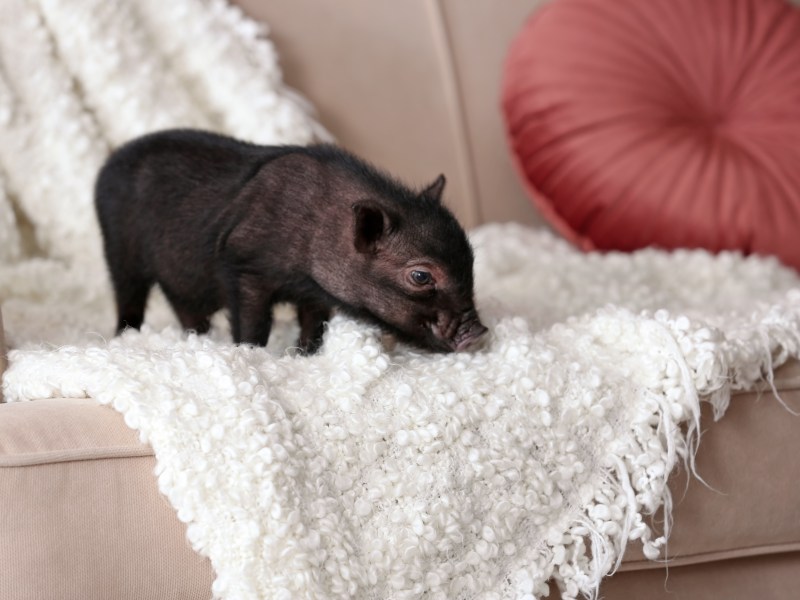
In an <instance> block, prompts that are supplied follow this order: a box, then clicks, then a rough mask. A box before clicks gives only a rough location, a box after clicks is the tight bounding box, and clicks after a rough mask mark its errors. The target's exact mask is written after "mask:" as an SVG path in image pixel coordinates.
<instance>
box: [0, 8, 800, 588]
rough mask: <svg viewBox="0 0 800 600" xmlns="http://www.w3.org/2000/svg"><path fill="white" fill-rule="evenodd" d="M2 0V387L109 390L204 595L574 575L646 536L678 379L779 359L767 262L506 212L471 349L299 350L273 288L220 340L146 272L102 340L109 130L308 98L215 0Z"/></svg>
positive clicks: (252, 116) (244, 115) (106, 321)
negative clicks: (261, 321)
mask: <svg viewBox="0 0 800 600" xmlns="http://www.w3.org/2000/svg"><path fill="white" fill-rule="evenodd" d="M10 6H13V10H16V11H20V14H22V15H23V17H24V18H22V19H19V18H17V19H15V20H14V23H18V25H17V26H15V27H8V26H7V25H5V24H7V23H10V22H11V21H9V20H8V18H7V17H8V14H6V13H7V11H9V10H10V9H9V7H10ZM67 6H69V10H68V9H67ZM109 6H113V8H107V7H109ZM165 11H169V12H165ZM171 11H174V13H173V12H171ZM17 16H19V15H17ZM71 19H77V20H78V21H79V22H80V23H81V26H73V25H71V23H74V22H78V21H74V22H73V21H71ZM0 23H2V24H3V25H2V26H1V27H0V29H2V31H0V45H1V46H0V50H2V54H0V56H1V57H2V58H3V59H4V62H3V71H2V77H3V79H2V81H0V118H3V119H4V121H3V126H2V129H0V136H2V139H0V176H1V177H2V188H0V189H2V190H3V192H2V195H1V196H0V215H2V216H3V218H2V219H0V235H2V236H5V237H4V240H6V244H4V245H3V246H2V249H1V250H0V252H3V253H4V254H3V260H2V266H0V293H2V297H3V299H4V304H3V316H4V319H5V321H6V328H7V334H8V339H9V341H10V342H11V345H12V346H13V347H15V348H16V349H15V350H13V351H12V353H11V356H10V358H11V367H10V370H9V371H8V372H7V374H6V377H5V380H4V391H5V394H6V397H7V398H8V399H10V400H33V399H37V398H46V397H59V396H90V397H93V398H95V399H97V401H98V402H101V403H103V404H107V405H109V406H112V407H113V408H114V409H116V410H118V411H120V412H121V413H123V414H124V416H125V420H126V422H127V423H128V424H129V425H130V426H131V427H133V428H135V429H137V430H138V431H139V432H140V436H141V438H142V439H143V440H145V441H147V442H149V443H150V444H152V446H153V448H154V450H155V453H156V458H157V469H156V471H157V475H158V483H159V486H160V489H161V491H162V492H163V493H164V494H165V495H166V497H167V498H168V499H169V501H170V502H171V503H172V505H173V506H174V507H175V509H176V510H177V514H178V517H179V518H180V519H181V520H183V521H185V522H186V523H188V537H189V540H190V541H191V543H192V545H193V547H194V548H195V549H196V550H197V551H198V552H200V553H202V554H204V555H206V556H208V557H209V558H210V559H211V562H212V564H213V566H214V569H215V571H216V574H217V577H216V581H215V583H214V594H215V595H216V596H217V597H218V598H225V599H240V598H241V599H254V600H255V599H262V600H267V599H269V600H272V599H281V598H285V599H294V598H320V599H328V598H360V599H365V600H366V599H370V600H373V599H387V600H388V599H401V598H421V597H429V598H442V599H467V598H483V599H489V598H520V599H521V598H534V597H540V596H543V595H546V594H547V590H548V585H547V581H548V580H549V579H550V578H553V579H554V580H555V581H557V582H558V584H559V585H560V587H561V588H562V589H563V590H564V592H565V596H566V597H574V596H576V595H577V594H579V593H581V592H583V593H587V594H591V593H593V592H594V590H596V587H597V585H598V583H599V581H600V579H601V578H602V576H604V575H605V574H607V573H609V572H610V571H612V570H613V569H614V568H615V566H616V565H617V564H618V561H619V560H620V559H621V556H622V553H623V551H624V549H625V546H626V543H627V542H628V541H629V540H638V541H639V543H642V544H644V550H645V553H646V554H647V555H648V556H650V557H653V558H654V557H656V556H658V554H659V552H660V550H661V548H662V547H663V546H664V544H665V538H666V534H667V533H668V531H667V532H659V533H654V532H653V531H652V530H651V528H650V526H649V525H648V519H647V517H648V515H651V514H652V513H653V512H654V511H655V510H656V509H658V508H659V507H660V506H662V505H665V508H666V512H667V515H669V510H670V506H671V505H670V496H669V492H668V489H667V488H666V479H667V477H668V475H669V473H670V472H671V471H672V470H673V468H674V467H675V466H676V464H678V463H679V462H680V461H681V460H688V461H691V458H692V456H693V450H694V447H695V444H696V442H697V440H698V429H697V426H698V415H699V402H700V400H699V398H700V397H704V398H710V399H711V400H712V401H713V402H714V403H715V406H716V408H717V410H718V414H720V415H721V414H722V412H724V409H725V407H726V403H727V401H728V397H729V392H730V390H732V389H743V388H748V387H751V386H753V385H754V383H755V382H756V381H758V380H760V379H761V378H763V377H765V376H766V377H767V378H769V377H771V374H772V370H773V368H774V367H775V366H776V365H778V364H780V363H781V362H784V361H785V360H786V359H787V358H788V357H789V356H798V354H800V280H798V277H797V276H796V274H794V273H793V272H791V271H789V270H788V269H784V268H782V267H780V266H779V265H778V264H777V262H775V261H773V260H768V259H757V258H747V259H746V258H742V257H740V256H738V255H734V254H723V255H721V256H717V257H713V256H710V255H708V254H707V253H704V252H677V253H673V254H667V253H663V252H658V251H644V252H638V253H636V254H629V255H625V254H608V255H599V254H593V255H584V254H581V253H579V252H577V251H575V250H574V249H572V248H571V247H569V246H568V245H566V244H565V243H564V242H562V241H560V240H558V239H556V238H555V237H553V236H552V235H550V234H548V233H546V232H537V231H532V230H529V229H525V228H522V227H519V226H515V225H505V226H502V225H492V226H485V227H483V228H481V229H479V230H477V231H475V232H473V234H472V241H473V244H474V246H475V248H476V253H477V262H476V280H477V281H476V286H477V290H476V292H477V300H478V306H479V310H480V311H481V314H482V317H483V319H484V321H485V322H486V324H487V325H489V326H490V328H491V331H492V334H491V339H490V342H489V344H488V345H487V346H486V347H485V348H484V349H483V350H481V351H479V352H475V353H468V354H451V355H431V354H425V353H418V352H415V351H413V350H411V349H409V348H406V347H404V346H402V345H400V346H397V347H396V348H392V349H388V348H387V347H385V346H384V345H383V343H382V339H381V335H380V332H378V331H376V330H375V329H373V328H372V327H370V326H366V325H363V324H360V323H357V322H354V321H352V320H349V319H346V318H342V317H336V318H334V319H333V321H332V322H331V323H330V326H329V328H328V330H327V332H326V335H325V344H324V347H323V349H322V351H321V353H320V354H319V355H317V356H314V357H310V358H302V357H297V356H295V355H294V354H293V353H292V352H291V351H288V352H287V351H286V348H287V347H288V346H290V345H291V343H292V341H293V336H294V335H296V326H295V325H294V323H293V321H292V318H291V312H290V311H287V310H284V311H282V312H281V313H280V314H279V315H278V317H279V318H278V324H277V327H276V334H275V335H274V336H273V338H272V339H271V341H270V346H269V348H267V349H257V348H249V347H237V346H234V345H232V344H231V343H230V341H229V336H228V333H227V327H226V323H225V319H224V317H222V316H218V317H217V318H216V319H215V321H214V328H213V329H212V332H211V334H210V335H209V336H196V335H187V334H184V333H183V332H181V331H179V330H178V329H177V327H176V325H175V321H174V318H173V317H172V315H171V313H170V311H169V309H168V307H167V306H166V304H165V302H164V300H163V298H162V297H161V296H160V295H156V296H155V297H154V298H153V300H152V302H151V306H150V309H149V312H148V321H147V325H146V327H145V328H144V329H143V331H142V332H141V333H139V332H127V333H126V334H125V335H123V336H122V337H119V338H113V339H111V338H110V334H111V331H112V328H113V323H114V315H113V308H112V303H111V297H110V290H109V288H108V284H107V281H106V277H105V273H104V268H103V265H102V261H101V258H100V253H99V249H98V248H99V243H98V232H97V227H96V225H95V223H94V216H93V212H92V209H91V185H92V180H93V176H94V170H95V169H96V168H97V166H98V165H99V162H100V161H101V160H102V157H103V156H104V154H105V152H106V151H107V148H108V145H109V143H111V144H113V143H116V142H118V141H121V140H122V139H125V138H126V137H129V136H132V135H135V134H137V133H140V132H142V131H145V130H147V129H151V128H155V127H159V126H162V125H170V126H172V125H175V124H185V125H200V126H206V127H215V128H219V129H224V130H227V131H231V132H233V133H235V134H237V135H241V136H242V137H249V138H251V139H259V140H261V141H271V142H282V141H298V142H303V141H307V140H308V139H310V138H311V136H312V132H313V129H314V124H313V121H312V120H311V119H310V118H309V117H308V116H307V114H306V112H305V111H304V110H303V107H302V106H301V105H300V104H298V102H297V101H296V99H294V98H292V97H291V96H288V95H287V94H286V92H285V90H283V88H282V86H281V83H280V76H279V73H278V71H277V67H276V64H275V59H274V56H273V54H272V52H271V47H270V46H269V44H268V42H267V41H266V40H264V39H263V38H259V37H257V36H256V34H255V30H254V29H253V28H252V25H251V24H250V23H249V22H248V21H246V20H244V19H243V18H242V17H241V15H239V14H237V13H236V12H233V11H231V10H230V9H229V8H228V7H227V6H226V5H224V4H221V3H218V2H210V3H205V2H199V1H197V0H180V1H175V2H170V3H166V4H164V3H161V2H160V1H158V0H141V1H140V2H138V3H127V2H109V1H108V0H94V1H90V0H83V1H82V2H78V3H76V2H74V1H69V2H61V1H57V0H40V1H39V2H34V1H28V0H4V2H3V3H2V4H0ZM15 36H17V37H15ZM22 40H25V47H26V50H28V51H29V52H30V57H28V58H25V57H26V56H27V53H25V54H21V55H19V56H18V57H17V58H16V59H15V60H8V57H9V56H10V55H11V54H10V53H12V52H13V50H14V48H15V47H18V46H19V45H20V44H22ZM56 48H57V49H58V51H57V52H56ZM26 61H30V62H28V63H26ZM34 72H35V76H34V75H33V74H32V73H34ZM32 80H35V81H32ZM220 82H226V85H221V84H220ZM239 86H242V87H239ZM234 91H235V93H234ZM152 98H155V99H156V100H157V101H155V102H149V101H148V100H150V99H152ZM793 290H794V291H793ZM667 522H669V520H667Z"/></svg>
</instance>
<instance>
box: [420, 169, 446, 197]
mask: <svg viewBox="0 0 800 600" xmlns="http://www.w3.org/2000/svg"><path fill="white" fill-rule="evenodd" d="M445 183H447V180H446V179H445V178H444V174H442V175H439V176H438V177H437V178H436V181H434V182H433V183H432V184H430V185H429V186H428V187H426V188H425V189H424V190H422V195H423V196H425V197H426V198H430V199H431V200H436V201H437V202H441V201H442V191H444V184H445Z"/></svg>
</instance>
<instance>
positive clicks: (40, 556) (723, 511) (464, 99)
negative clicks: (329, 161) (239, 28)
mask: <svg viewBox="0 0 800 600" xmlns="http://www.w3.org/2000/svg"><path fill="white" fill-rule="evenodd" d="M535 4H536V2H531V1H522V0H506V1H504V2H489V1H488V0H486V1H478V0H469V1H463V0H439V1H437V0H429V1H424V0H408V1H407V2H402V3H400V2H395V3H376V2H372V1H370V0H347V1H346V2H339V3H328V2H319V1H318V0H271V1H270V2H259V1H258V0H243V1H242V2H241V5H242V6H243V8H244V9H245V10H246V12H248V13H249V14H251V15H252V16H254V17H256V18H259V19H263V20H264V21H266V22H267V23H269V25H270V28H271V35H272V38H273V40H274V41H275V43H276V45H277V48H278V51H279V53H280V55H281V57H282V64H283V66H284V69H285V76H286V79H287V80H288V81H289V83H290V84H292V85H293V86H294V87H296V88H298V89H299V90H301V91H302V92H303V93H304V94H305V95H306V96H308V97H309V98H310V99H311V100H312V102H313V103H314V104H315V105H316V106H317V107H318V109H319V115H320V118H321V120H322V122H323V123H324V124H326V126H327V127H328V128H329V129H330V131H331V132H332V133H333V135H334V136H335V137H336V138H337V139H338V140H339V141H340V142H342V143H343V144H344V145H346V146H348V147H349V148H351V149H353V150H354V151H356V152H357V153H359V154H362V155H364V156H368V157H370V158H371V159H372V160H373V161H374V162H376V163H377V164H379V165H382V166H384V167H386V168H387V169H389V170H391V171H393V172H395V173H396V174H397V175H399V176H401V177H402V178H404V179H406V180H408V181H410V182H415V183H422V182H425V181H429V180H431V179H432V178H433V177H434V176H435V175H437V174H438V173H439V172H444V173H445V174H446V175H447V176H448V180H449V184H448V189H447V192H446V196H447V200H448V202H449V204H450V205H451V206H452V207H453V209H454V211H455V212H456V213H457V215H458V216H459V217H460V219H461V220H462V221H463V222H464V223H465V224H466V225H468V226H474V225H478V224H480V223H482V222H487V221H505V220H516V221H520V222H523V223H526V224H529V225H536V224H541V222H540V219H539V218H538V216H537V214H536V213H535V211H534V210H533V209H532V208H531V205H530V203H529V202H528V200H527V198H525V196H524V194H523V192H522V189H521V186H520V185H519V183H518V182H517V178H516V176H515V174H514V172H513V169H512V167H511V163H510V160H509V158H508V151H507V148H506V145H505V141H504V138H503V129H502V123H501V118H500V113H499V104H498V92H499V82H500V65H501V62H502V58H503V55H504V53H505V51H506V48H507V44H508V42H509V40H510V38H511V37H512V36H513V34H514V33H515V32H516V31H517V29H518V28H519V26H520V25H521V23H522V20H523V19H524V18H525V16H526V15H527V14H529V12H530V11H531V10H532V8H533V7H534V5H535ZM0 355H2V353H1V352H0ZM776 385H777V388H778V389H779V391H780V393H781V396H782V398H783V400H784V401H786V402H787V403H788V404H790V405H793V406H794V407H795V408H798V409H800V366H798V365H797V364H796V363H794V364H790V365H787V366H786V367H784V368H782V369H781V370H780V371H779V374H778V379H777V381H776ZM704 428H705V429H706V430H707V431H706V432H705V434H704V436H703V438H702V443H701V446H700V452H699V455H698V471H699V473H700V474H701V475H702V476H703V477H704V478H705V480H706V481H707V482H708V484H709V485H710V486H712V487H713V488H714V490H711V489H709V488H707V487H705V486H704V485H703V484H701V483H700V482H699V481H697V480H694V479H692V480H690V481H689V482H688V488H687V487H686V486H685V478H684V477H683V476H682V475H680V474H677V475H676V476H675V477H674V480H673V482H672V489H673V491H674V496H675V504H676V506H675V511H674V517H675V525H674V533H673V537H672V540H671V542H670V545H669V554H670V556H671V557H673V558H672V559H671V560H670V561H669V563H668V566H669V568H668V569H667V568H665V565H663V564H659V563H654V562H649V561H645V560H644V559H643V558H642V556H641V554H640V552H639V551H638V549H637V548H636V544H632V545H631V548H630V549H629V552H628V555H627V556H626V560H625V562H624V563H623V565H622V568H621V569H620V571H619V572H618V573H617V574H615V575H614V576H612V577H611V578H609V579H608V580H607V583H606V584H605V585H604V587H603V589H602V595H603V597H605V598H608V599H609V600H614V599H617V598H686V599H701V598H727V599H737V598H741V599H745V598H747V599H750V598H793V597H796V596H797V590H798V589H800V482H799V481H798V479H799V478H798V477H797V475H798V473H800V471H799V470H798V467H797V463H796V460H795V458H794V457H795V456H797V455H798V453H800V435H798V433H800V419H797V418H794V417H791V416H790V415H789V413H787V412H786V410H785V409H784V408H783V407H782V406H781V405H780V404H779V403H778V402H777V401H776V400H775V399H774V398H773V397H772V394H771V392H770V391H763V393H762V392H753V393H747V394H741V395H738V396H736V397H734V399H733V401H732V403H731V407H730V410H729V411H728V414H727V415H726V416H725V417H724V418H723V419H722V420H721V421H720V422H718V423H713V422H712V419H711V418H710V414H709V413H708V412H706V413H704ZM153 467H154V459H153V456H152V452H151V450H150V448H149V447H148V446H146V445H143V444H141V443H139V442H138V440H137V437H136V434H135V432H133V431H132V430H130V429H128V428H127V427H126V426H125V424H124V422H123V420H122V418H121V417H120V416H119V415H118V414H117V413H116V412H114V411H113V410H111V409H109V408H104V407H100V406H97V405H96V404H95V403H94V402H92V401H91V400H77V399H60V400H42V401H37V402H32V403H27V404H4V405H0V565H2V568H1V569H0V600H28V599H30V600H33V599H36V600H39V599H43V598H57V599H59V600H72V599H75V600H78V599H80V600H92V599H122V598H132V599H133V598H135V599H137V600H150V599H153V600H155V599H162V598H163V599H167V598H169V599H173V600H183V599H187V600H188V599H207V598H209V597H210V595H211V593H210V586H211V581H212V579H213V573H212V570H211V567H210V565H209V563H208V561H207V560H205V559H203V558H201V557H199V556H198V555H196V554H195V553H193V552H192V551H191V549H190V548H189V546H188V544H187V542H186V541H185V528H184V526H183V525H182V524H181V523H180V522H179V521H178V520H177V518H176V516H175V513H174V511H173V510H172V509H171V507H170V506H169V505H168V504H167V502H166V500H165V499H164V498H162V497H161V496H160V495H159V493H158V490H157V485H156V479H155V477H154V476H153V474H152V471H153ZM684 491H685V495H684Z"/></svg>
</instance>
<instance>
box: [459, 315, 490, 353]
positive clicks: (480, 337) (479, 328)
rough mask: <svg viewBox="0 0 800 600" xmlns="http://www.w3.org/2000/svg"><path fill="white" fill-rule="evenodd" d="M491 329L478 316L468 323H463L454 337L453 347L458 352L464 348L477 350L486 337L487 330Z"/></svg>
mask: <svg viewBox="0 0 800 600" xmlns="http://www.w3.org/2000/svg"><path fill="white" fill-rule="evenodd" d="M487 331H489V330H488V329H487V328H486V327H485V326H484V324H483V323H481V322H480V321H479V320H478V318H477V317H475V319H474V320H472V321H469V322H467V323H462V325H461V326H460V327H459V328H458V331H457V332H456V336H455V338H454V339H453V347H454V349H455V351H456V352H461V351H462V350H476V349H477V348H478V347H479V346H480V344H481V343H482V342H483V341H484V340H485V339H486V338H485V336H486V332H487Z"/></svg>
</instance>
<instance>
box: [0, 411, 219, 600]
mask: <svg viewBox="0 0 800 600" xmlns="http://www.w3.org/2000/svg"><path fill="white" fill-rule="evenodd" d="M154 466H155V460H154V458H153V455H152V451H151V450H150V448H149V447H147V446H145V445H143V444H140V443H139V442H138V440H137V439H136V433H135V432H134V431H132V430H130V429H128V428H127V427H126V426H125V423H124V421H123V420H122V418H121V417H120V415H119V414H118V413H116V412H114V411H113V410H111V409H109V408H104V407H101V406H99V405H97V404H96V403H95V402H94V401H92V400H76V399H58V400H39V401H36V402H30V403H21V404H0V564H2V565H3V568H2V573H3V575H2V577H0V598H13V599H14V600H40V599H41V598H58V599H59V600H102V599H108V598H114V599H115V600H127V599H130V600H134V599H135V600H167V599H169V600H173V599H175V600H201V599H202V600H207V599H208V598H209V596H210V589H211V582H212V578H213V572H212V570H211V566H210V563H209V562H208V560H206V559H203V558H202V557H200V556H199V555H197V554H196V553H194V552H193V551H192V550H191V549H190V547H189V545H188V543H187V542H186V540H185V527H184V525H183V524H182V523H180V522H179V521H178V519H177V518H176V516H175V512H174V511H173V510H172V508H171V507H170V506H169V504H168V503H167V502H166V500H164V498H163V497H161V495H160V494H159V493H158V489H157V486H156V479H155V478H154V477H153V468H154Z"/></svg>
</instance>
